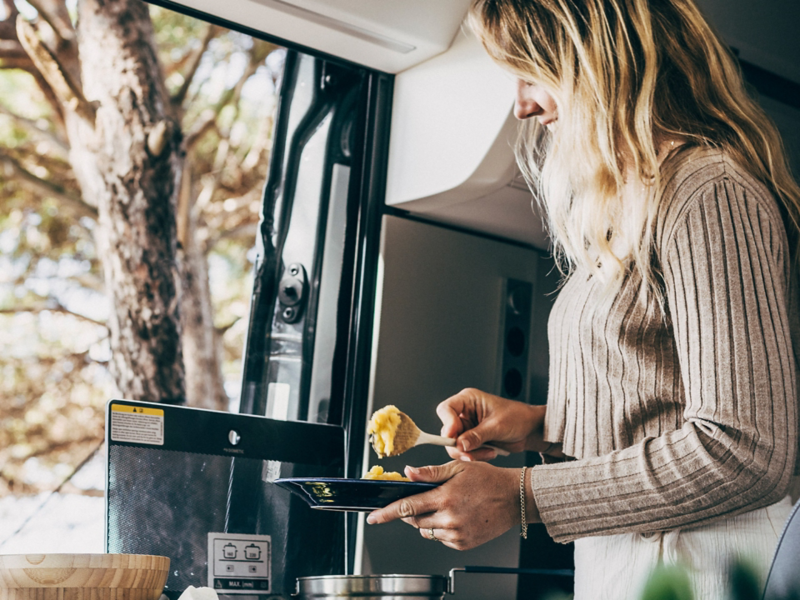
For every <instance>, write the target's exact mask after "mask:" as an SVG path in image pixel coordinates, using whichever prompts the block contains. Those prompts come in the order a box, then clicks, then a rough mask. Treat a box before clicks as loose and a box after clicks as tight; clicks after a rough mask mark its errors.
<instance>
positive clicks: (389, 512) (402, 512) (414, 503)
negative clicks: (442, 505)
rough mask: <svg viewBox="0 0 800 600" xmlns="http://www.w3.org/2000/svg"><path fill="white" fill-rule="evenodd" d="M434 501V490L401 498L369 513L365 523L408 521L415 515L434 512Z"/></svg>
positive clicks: (435, 497)
mask: <svg viewBox="0 0 800 600" xmlns="http://www.w3.org/2000/svg"><path fill="white" fill-rule="evenodd" d="M436 500H437V494H436V490H431V491H430V492H424V493H422V494H415V495H414V496H409V497H408V498H402V499H400V500H398V501H396V502H392V503H391V504H390V505H388V506H386V507H384V508H381V509H380V510H375V511H373V512H371V513H370V514H369V516H368V517H367V523H369V524H370V525H377V524H380V523H390V522H391V521H396V520H397V519H408V518H412V517H416V516H417V515H424V514H426V513H430V512H435V511H436V510H437V508H438V503H437V501H436Z"/></svg>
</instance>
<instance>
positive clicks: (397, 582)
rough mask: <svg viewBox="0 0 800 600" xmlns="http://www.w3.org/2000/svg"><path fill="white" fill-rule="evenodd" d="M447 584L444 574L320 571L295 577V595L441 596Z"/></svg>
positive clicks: (391, 599) (402, 599)
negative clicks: (341, 573)
mask: <svg viewBox="0 0 800 600" xmlns="http://www.w3.org/2000/svg"><path fill="white" fill-rule="evenodd" d="M448 587H449V586H448V578H447V577H443V576H442V575H323V576H320V577H300V578H298V579H297V593H296V594H295V596H297V597H299V598H301V599H302V600H310V599H312V598H314V599H318V600H322V599H328V598H360V599H361V600H430V599H431V598H438V599H439V600H441V599H442V598H444V594H445V592H446V591H447V589H448Z"/></svg>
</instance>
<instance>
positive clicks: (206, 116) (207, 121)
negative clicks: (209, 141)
mask: <svg viewBox="0 0 800 600" xmlns="http://www.w3.org/2000/svg"><path fill="white" fill-rule="evenodd" d="M216 125H217V113H216V112H214V111H213V110H211V109H210V108H209V109H207V110H204V111H203V112H202V113H200V116H199V117H198V118H197V119H195V122H194V123H192V127H191V129H189V131H187V132H186V135H185V136H184V137H183V145H184V149H185V150H186V152H187V153H188V152H189V151H190V150H192V149H193V148H194V145H195V144H196V143H197V142H199V141H200V140H201V139H202V138H203V136H204V135H205V134H206V133H208V132H209V131H211V130H212V129H214V128H215V127H216Z"/></svg>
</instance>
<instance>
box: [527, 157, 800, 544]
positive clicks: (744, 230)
mask: <svg viewBox="0 0 800 600" xmlns="http://www.w3.org/2000/svg"><path fill="white" fill-rule="evenodd" d="M670 163H671V164H670V168H669V173H670V174H669V175H666V174H665V177H667V181H666V182H665V187H664V190H665V191H664V195H663V197H662V198H663V200H662V202H661V207H662V208H661V209H660V212H659V215H658V217H657V219H656V228H655V253H654V256H656V257H657V259H656V260H657V261H658V263H657V264H656V267H657V269H658V271H659V272H660V273H661V277H662V278H663V289H664V292H665V294H664V297H665V303H664V305H665V306H664V309H663V310H662V309H661V307H660V305H659V303H658V302H657V301H656V300H655V299H654V298H652V297H651V298H649V299H648V300H646V301H644V302H643V301H642V300H640V299H639V294H638V291H639V288H640V285H641V278H640V277H638V276H637V275H636V274H635V271H634V272H633V273H632V274H631V275H629V276H628V277H627V279H626V281H625V282H624V284H623V286H622V288H621V290H620V291H619V293H618V294H617V295H616V297H611V298H608V299H606V300H604V294H603V285H602V284H601V283H599V282H598V281H596V279H595V278H593V277H591V276H589V275H588V273H587V272H586V271H581V270H576V271H575V272H574V273H573V274H572V275H571V276H570V278H569V280H568V281H567V282H566V283H565V284H564V286H563V288H562V290H561V292H560V293H559V296H558V298H557V300H556V302H555V304H554V306H553V309H552V312H551V315H550V320H549V323H548V337H549V343H550V383H549V390H548V408H547V416H546V422H545V439H546V440H547V441H550V442H561V443H562V444H563V451H564V453H565V454H566V455H568V456H569V457H573V458H574V459H576V460H569V461H566V462H560V463H554V464H547V465H542V466H537V467H535V468H534V469H532V473H531V480H532V486H533V492H534V497H535V500H536V503H537V506H538V509H539V512H540V515H541V518H542V521H543V522H544V524H545V526H546V527H547V530H548V532H549V533H550V535H551V536H552V537H553V538H554V539H556V540H557V541H561V542H566V541H570V540H573V539H575V538H579V537H585V536H591V535H609V534H617V533H624V532H640V533H647V532H653V531H664V530H669V529H675V528H686V527H692V526H696V525H699V524H702V523H704V522H707V521H710V520H714V519H718V518H721V517H726V516H733V515H736V514H739V513H743V512H746V511H749V510H753V509H756V508H759V507H763V506H767V505H769V504H772V503H774V502H777V501H778V500H780V499H781V498H783V497H784V496H785V495H786V491H787V487H788V485H789V481H790V478H791V475H792V473H793V470H794V466H795V459H796V454H797V446H798V416H797V413H798V410H797V409H798V395H797V385H798V384H797V382H798V364H800V357H798V356H797V354H796V353H797V352H800V326H799V325H798V321H800V319H798V311H800V295H798V282H797V263H796V262H795V261H794V258H796V257H795V256H794V254H795V251H794V250H790V248H794V247H795V246H793V245H790V243H789V241H788V239H787V233H786V231H787V228H786V225H785V224H784V220H783V218H782V212H781V209H780V208H779V205H778V203H777V201H776V200H775V198H774V197H773V196H772V195H771V194H770V192H769V191H768V189H767V188H766V187H764V186H763V185H762V184H761V183H759V182H758V181H757V180H756V179H754V178H753V177H751V176H750V175H748V174H747V173H746V172H745V171H744V170H743V169H742V168H741V167H739V166H737V165H736V164H735V163H734V162H733V161H732V160H730V159H729V158H728V157H727V156H725V155H724V154H723V153H721V152H720V151H716V150H710V149H697V148H695V149H688V150H681V151H680V152H679V153H678V154H677V155H676V156H675V157H673V158H672V159H670ZM793 337H794V349H793V343H792V338H793Z"/></svg>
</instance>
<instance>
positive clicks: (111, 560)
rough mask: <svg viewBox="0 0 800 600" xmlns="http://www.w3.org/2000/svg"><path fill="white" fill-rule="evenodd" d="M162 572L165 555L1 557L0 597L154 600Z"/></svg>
mask: <svg viewBox="0 0 800 600" xmlns="http://www.w3.org/2000/svg"><path fill="white" fill-rule="evenodd" d="M167 575H169V559H168V558H167V557H165V556H147V555H143V554H7V555H0V600H158V599H159V598H160V597H161V592H162V591H163V589H164V584H165V583H166V582H167Z"/></svg>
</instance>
